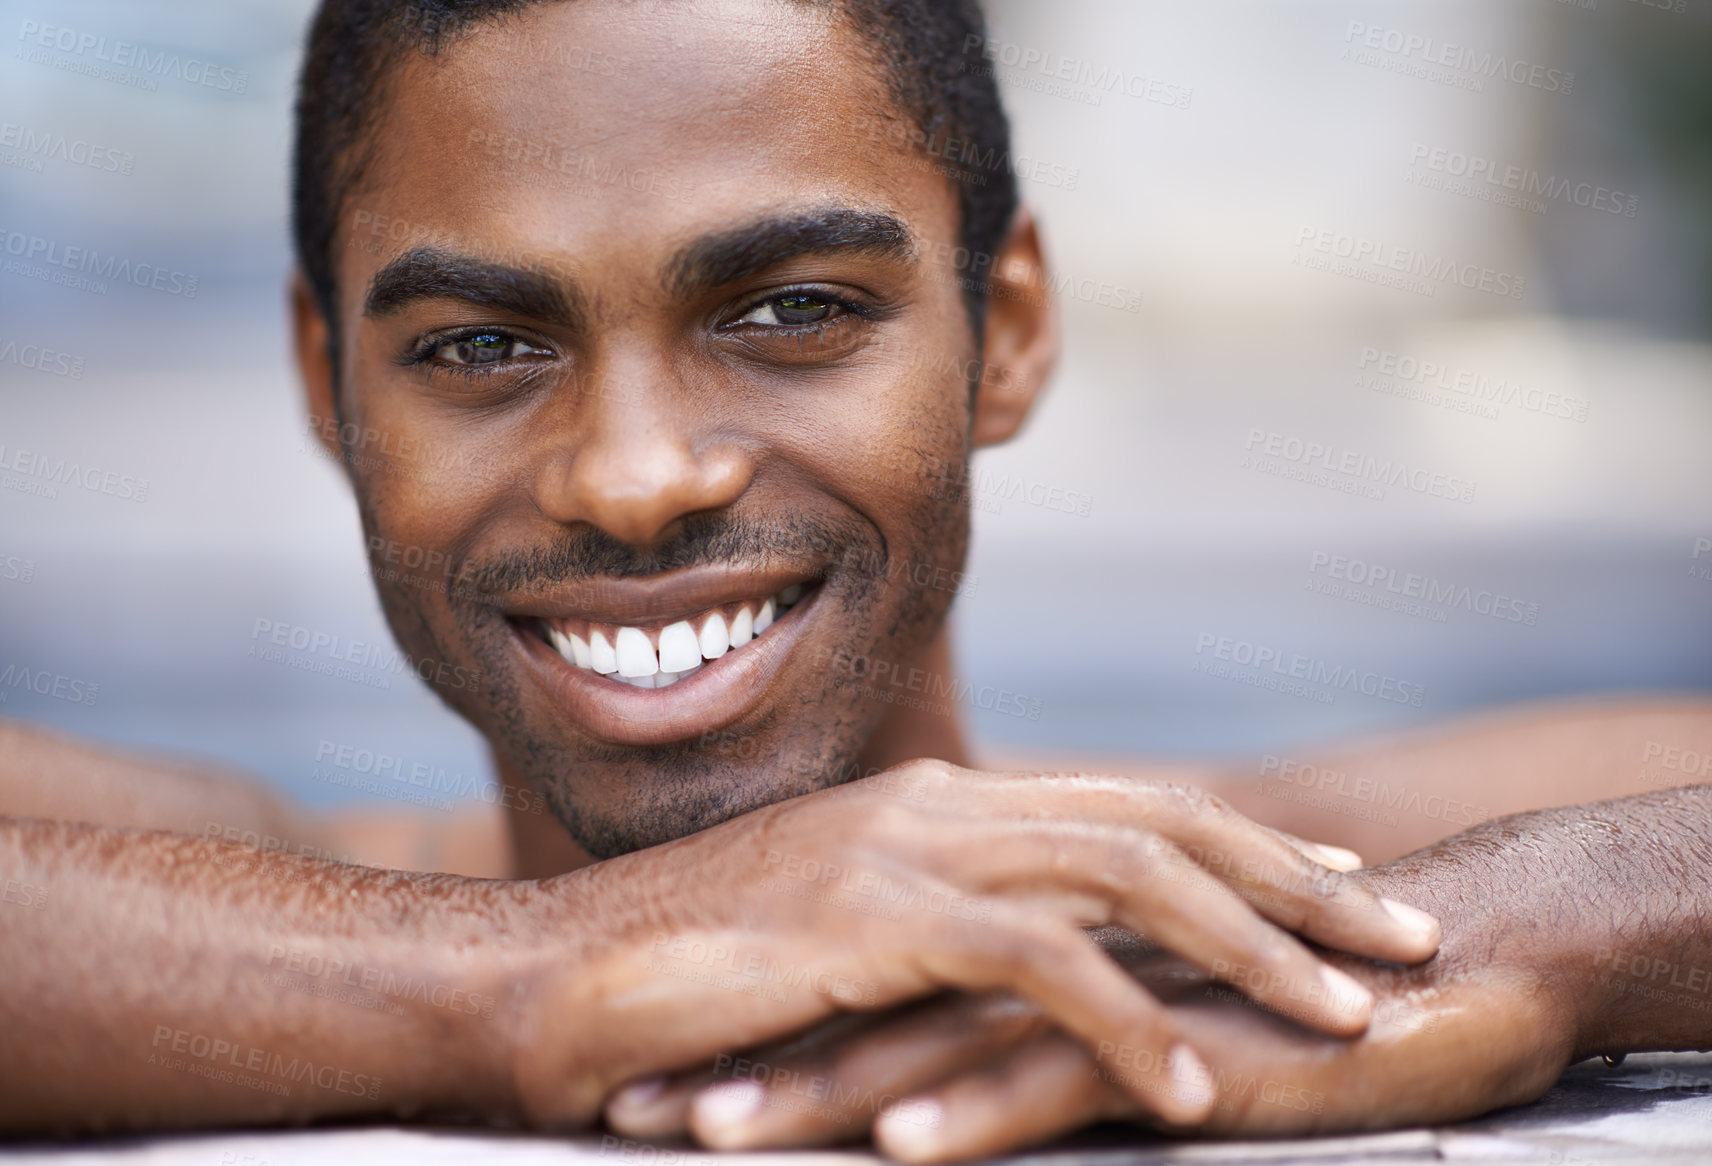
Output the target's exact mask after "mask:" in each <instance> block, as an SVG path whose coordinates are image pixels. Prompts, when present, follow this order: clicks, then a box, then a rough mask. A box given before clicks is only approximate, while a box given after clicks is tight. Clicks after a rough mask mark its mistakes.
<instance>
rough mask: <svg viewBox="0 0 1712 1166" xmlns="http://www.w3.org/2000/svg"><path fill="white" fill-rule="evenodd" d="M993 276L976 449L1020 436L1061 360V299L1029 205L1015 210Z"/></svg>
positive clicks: (977, 399)
mask: <svg viewBox="0 0 1712 1166" xmlns="http://www.w3.org/2000/svg"><path fill="white" fill-rule="evenodd" d="M989 280H990V282H991V284H992V285H993V286H992V289H991V291H990V293H989V295H988V297H987V326H986V337H985V340H984V343H983V345H982V349H981V362H982V366H983V371H982V375H981V384H980V387H979V388H978V389H977V390H976V393H975V417H974V424H973V432H972V434H971V438H972V440H973V443H974V444H975V445H976V446H977V447H979V446H984V445H997V444H999V443H1000V442H1003V441H1009V440H1010V439H1011V438H1012V437H1014V436H1016V434H1017V431H1018V430H1020V429H1021V428H1022V423H1023V421H1024V420H1026V419H1027V417H1028V413H1029V410H1030V409H1031V408H1033V407H1034V402H1035V398H1036V397H1038V396H1039V395H1040V390H1041V389H1042V388H1043V387H1044V386H1045V384H1046V381H1047V378H1048V377H1050V376H1051V375H1052V369H1053V366H1055V365H1056V364H1057V363H1058V346H1059V332H1058V302H1057V301H1056V300H1055V299H1054V298H1053V296H1052V293H1051V292H1050V291H1048V290H1047V284H1046V256H1045V253H1044V248H1043V247H1042V245H1041V241H1040V229H1039V226H1038V224H1037V223H1036V222H1035V219H1034V215H1033V214H1031V213H1030V212H1029V210H1028V208H1027V207H1022V208H1020V209H1019V210H1018V211H1017V215H1016V219H1015V220H1014V221H1013V222H1012V223H1011V229H1010V233H1009V234H1008V235H1007V236H1006V237H1005V242H1004V245H1003V246H1002V247H1001V248H1000V249H999V254H998V256H997V258H996V259H995V261H994V263H993V274H992V276H991V277H989Z"/></svg>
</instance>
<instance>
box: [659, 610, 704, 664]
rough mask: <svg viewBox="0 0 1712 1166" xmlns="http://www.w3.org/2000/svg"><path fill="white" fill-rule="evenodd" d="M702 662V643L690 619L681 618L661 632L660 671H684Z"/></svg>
mask: <svg viewBox="0 0 1712 1166" xmlns="http://www.w3.org/2000/svg"><path fill="white" fill-rule="evenodd" d="M700 663H701V643H700V642H699V641H698V640H697V639H696V634H695V629H694V628H693V627H691V626H690V621H689V620H687V619H680V620H679V621H678V622H677V623H675V624H668V625H667V626H666V627H665V628H664V629H663V630H662V631H661V632H660V671H662V672H682V671H683V670H684V669H686V668H694V667H695V666H696V665H697V664H700Z"/></svg>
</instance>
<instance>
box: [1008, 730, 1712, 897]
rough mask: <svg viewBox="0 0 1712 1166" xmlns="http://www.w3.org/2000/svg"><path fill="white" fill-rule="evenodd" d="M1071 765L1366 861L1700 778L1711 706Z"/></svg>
mask: <svg viewBox="0 0 1712 1166" xmlns="http://www.w3.org/2000/svg"><path fill="white" fill-rule="evenodd" d="M998 760H1002V761H1003V763H1004V764H1005V765H1006V766H1013V765H1014V766H1016V767H1018V768H1025V767H1038V766H1040V765H1041V764H1042V761H1043V759H1042V758H1038V757H1005V758H1003V759H998ZM1064 761H1065V759H1064V758H1063V757H1057V758H1056V759H1055V760H1054V761H1053V764H1056V765H1063V764H1064ZM1077 763H1078V764H1081V765H1084V766H1087V767H1090V768H1099V769H1101V770H1103V771H1104V772H1108V773H1133V774H1136V775H1137V776H1141V777H1148V778H1154V779H1160V780H1172V781H1184V782H1190V783H1193V784H1196V785H1200V786H1203V787H1204V788H1206V789H1208V790H1209V791H1211V792H1213V793H1216V794H1218V795H1219V797H1221V798H1223V799H1224V800H1225V801H1227V802H1229V803H1230V804H1231V805H1232V806H1233V807H1235V808H1236V809H1237V810H1238V811H1240V812H1241V813H1243V814H1245V815H1247V816H1248V817H1250V818H1253V819H1254V820H1255V821H1257V822H1264V823H1265V824H1267V825H1268V826H1272V827H1274V828H1276V829H1279V830H1284V831H1287V832H1289V833H1291V834H1295V835H1298V836H1300V837H1302V838H1307V839H1310V840H1312V841H1314V842H1323V843H1329V844H1331V845H1334V846H1344V847H1348V848H1349V849H1351V850H1354V851H1355V852H1356V853H1358V854H1360V855H1362V857H1364V858H1365V859H1367V861H1368V862H1370V863H1378V862H1384V861H1387V860H1389V859H1393V858H1397V857H1399V856H1401V855H1404V854H1408V853H1411V852H1412V851H1415V850H1419V849H1420V848H1421V847H1423V846H1426V845H1428V844H1430V843H1432V842H1436V841H1437V840H1439V839H1440V838H1444V837H1446V836H1448V835H1451V834H1455V833H1457V832H1458V831H1460V830H1464V829H1466V828H1468V827H1470V826H1473V825H1475V824H1477V823H1479V822H1483V821H1486V820H1488V819H1491V818H1496V817H1501V816H1503V815H1505V814H1515V813H1520V812H1522V811H1524V810H1538V809H1544V808H1545V807H1548V806H1565V805H1576V804H1580V803H1585V802H1594V801H1601V800H1604V799H1607V798H1621V797H1627V796H1629V795H1631V794H1639V793H1645V792H1647V791H1649V790H1660V789H1670V788H1675V787H1678V786H1687V785H1694V784H1696V783H1704V782H1707V781H1712V700H1707V699H1706V698H1704V697H1633V698H1610V697H1604V698H1597V699H1586V700H1574V701H1552V702H1548V703H1544V704H1538V705H1524V706H1520V707H1517V708H1506V709H1498V710H1495V711H1492V712H1485V713H1481V714H1478V715H1476V716H1471V717H1466V718H1464V719H1461V720H1458V721H1452V722H1448V723H1446V724H1442V725H1433V726H1430V727H1428V728H1425V729H1418V730H1411V731H1409V732H1407V733H1398V734H1392V735H1389V736H1383V737H1375V738H1372V739H1370V740H1367V741H1357V742H1353V743H1349V744H1344V745H1339V746H1336V747H1333V748H1323V747H1320V748H1308V749H1301V750H1279V751H1277V752H1276V753H1272V754H1263V755H1260V756H1257V757H1252V758H1249V759H1247V760H1245V761H1242V762H1234V763H1233V762H1218V763H1209V762H1182V763H1151V764H1144V765H1138V764H1136V763H1134V762H1123V761H1115V760H1108V759H1104V758H1102V759H1099V760H1097V761H1092V762H1090V761H1088V760H1087V759H1078V761H1077Z"/></svg>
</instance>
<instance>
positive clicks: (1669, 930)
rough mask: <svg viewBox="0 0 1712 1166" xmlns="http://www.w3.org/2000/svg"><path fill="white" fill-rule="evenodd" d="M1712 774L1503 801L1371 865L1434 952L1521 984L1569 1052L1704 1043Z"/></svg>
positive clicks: (1707, 1039)
mask: <svg viewBox="0 0 1712 1166" xmlns="http://www.w3.org/2000/svg"><path fill="white" fill-rule="evenodd" d="M1709 812H1712V787H1699V788H1698V789H1690V790H1671V791H1662V792H1661V793H1659V794H1657V795H1644V796H1642V797H1638V798H1626V799H1621V800H1619V801H1614V802H1605V803H1595V804H1591V805H1584V806H1568V807H1562V808H1558V809H1550V810H1541V811H1535V812H1532V813H1525V814H1516V815H1512V816H1510V817H1506V818H1501V819H1494V820H1492V821H1489V822H1486V823H1482V824H1481V825H1479V826H1476V827H1474V828H1472V829H1470V830H1466V831H1464V832H1463V833H1461V834H1458V835H1455V836H1453V837H1451V838H1448V839H1445V840H1444V841H1443V842H1440V843H1438V844H1436V845H1434V846H1433V847H1431V848H1429V849H1427V850H1423V851H1419V852H1417V853H1415V854H1412V855H1409V856H1407V857H1405V858H1402V859H1399V860H1397V861H1396V862H1394V863H1391V864H1389V865H1387V866H1386V867H1382V868H1378V869H1376V870H1374V871H1372V872H1370V875H1371V878H1370V881H1371V882H1372V885H1373V886H1374V887H1375V889H1376V890H1378V891H1379V892H1380V893H1381V894H1385V895H1389V896H1391V897H1394V898H1397V899H1400V900H1402V901H1403V902H1405V903H1409V904H1410V905H1412V906H1416V907H1419V908H1420V909H1422V910H1425V911H1429V912H1431V913H1433V914H1434V915H1437V916H1438V917H1439V919H1440V921H1441V922H1442V923H1443V925H1444V930H1445V946H1444V947H1443V948H1442V949H1441V952H1440V955H1439V956H1438V957H1437V962H1441V963H1449V964H1451V965H1460V967H1461V969H1462V970H1463V971H1464V972H1465V973H1466V974H1468V975H1480V974H1487V969H1488V967H1489V968H1490V970H1491V971H1492V972H1496V973H1497V974H1500V975H1504V976H1509V977H1512V978H1515V979H1519V980H1520V981H1522V982H1526V983H1529V984H1531V985H1533V987H1534V988H1535V990H1536V991H1537V994H1538V996H1539V999H1540V1003H1541V1004H1542V1006H1543V1008H1544V1014H1543V1016H1542V1023H1545V1024H1549V1025H1550V1026H1551V1031H1552V1034H1553V1035H1554V1036H1561V1038H1562V1039H1563V1041H1564V1043H1565V1047H1566V1052H1565V1057H1566V1059H1567V1060H1569V1061H1573V1060H1579V1059H1583V1058H1585V1057H1589V1056H1594V1055H1597V1054H1600V1053H1610V1054H1616V1053H1623V1052H1632V1051H1639V1050H1642V1049H1670V1048H1694V1047H1704V1046H1705V1044H1707V1043H1712V936H1707V935H1705V934H1704V933H1703V931H1702V930H1701V925H1700V923H1699V920H1701V919H1703V918H1704V917H1705V915H1706V913H1707V911H1708V908H1709V907H1712V856H1708V855H1707V854H1706V842H1705V836H1706V834H1707V830H1706V824H1705V823H1706V822H1707V820H1708V814H1709Z"/></svg>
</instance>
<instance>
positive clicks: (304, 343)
mask: <svg viewBox="0 0 1712 1166" xmlns="http://www.w3.org/2000/svg"><path fill="white" fill-rule="evenodd" d="M290 295H291V332H292V344H293V347H294V349H295V351H296V355H297V372H298V375H299V376H300V377H302V378H303V397H304V403H305V404H306V405H307V406H308V408H309V427H310V429H312V430H313V431H314V433H315V436H316V438H317V439H318V440H319V441H320V442H321V446H322V448H323V449H325V450H326V451H327V453H328V454H329V455H330V456H331V457H332V458H333V459H334V460H335V461H337V462H339V463H340V464H341V465H342V464H344V460H345V451H344V449H343V448H342V447H341V446H340V444H339V409H338V405H337V403H336V402H335V401H334V399H333V394H334V387H333V380H334V378H333V352H332V346H331V344H330V343H329V339H330V334H329V332H328V328H327V320H326V317H324V316H323V315H322V314H321V308H320V305H319V304H317V303H316V302H315V295H314V293H313V292H311V291H310V290H309V281H308V280H307V279H305V278H304V277H303V272H302V270H296V271H294V272H293V273H292V277H291V290H290Z"/></svg>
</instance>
